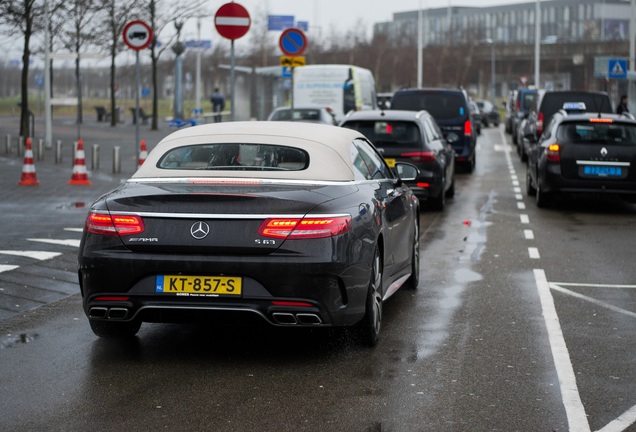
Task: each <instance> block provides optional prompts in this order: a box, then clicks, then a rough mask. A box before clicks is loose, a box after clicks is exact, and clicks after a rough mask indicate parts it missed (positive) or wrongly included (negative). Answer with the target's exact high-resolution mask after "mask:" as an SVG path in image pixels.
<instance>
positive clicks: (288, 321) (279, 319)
mask: <svg viewBox="0 0 636 432" xmlns="http://www.w3.org/2000/svg"><path fill="white" fill-rule="evenodd" d="M272 318H274V321H275V322H276V324H281V325H295V324H298V322H297V321H296V318H295V317H294V315H293V314H290V313H287V312H274V313H273V314H272Z"/></svg>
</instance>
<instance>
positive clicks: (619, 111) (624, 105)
mask: <svg viewBox="0 0 636 432" xmlns="http://www.w3.org/2000/svg"><path fill="white" fill-rule="evenodd" d="M624 112H627V113H628V112H629V108H628V107H627V95H623V96H621V101H620V102H619V104H618V106H617V107H616V114H623V113H624Z"/></svg>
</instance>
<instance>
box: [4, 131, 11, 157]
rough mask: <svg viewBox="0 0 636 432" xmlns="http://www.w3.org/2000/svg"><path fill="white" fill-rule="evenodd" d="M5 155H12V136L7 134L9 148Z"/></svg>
mask: <svg viewBox="0 0 636 432" xmlns="http://www.w3.org/2000/svg"><path fill="white" fill-rule="evenodd" d="M5 153H6V154H9V153H11V134H7V148H6V151H5Z"/></svg>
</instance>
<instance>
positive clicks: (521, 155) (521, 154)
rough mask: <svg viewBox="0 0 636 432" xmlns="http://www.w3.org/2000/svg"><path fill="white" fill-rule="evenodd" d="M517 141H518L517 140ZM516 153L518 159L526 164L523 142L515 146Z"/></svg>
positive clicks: (526, 156) (526, 158) (526, 157)
mask: <svg viewBox="0 0 636 432" xmlns="http://www.w3.org/2000/svg"><path fill="white" fill-rule="evenodd" d="M517 141H519V140H517ZM517 153H519V159H521V162H527V161H528V155H527V154H526V148H525V146H524V145H523V142H521V143H519V144H517Z"/></svg>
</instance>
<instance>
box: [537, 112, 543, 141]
mask: <svg viewBox="0 0 636 432" xmlns="http://www.w3.org/2000/svg"><path fill="white" fill-rule="evenodd" d="M542 133H543V113H542V112H540V113H539V116H538V117H537V136H539V135H541V134H542Z"/></svg>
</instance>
